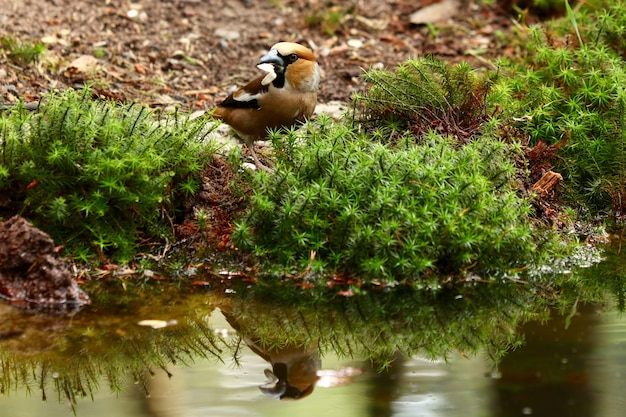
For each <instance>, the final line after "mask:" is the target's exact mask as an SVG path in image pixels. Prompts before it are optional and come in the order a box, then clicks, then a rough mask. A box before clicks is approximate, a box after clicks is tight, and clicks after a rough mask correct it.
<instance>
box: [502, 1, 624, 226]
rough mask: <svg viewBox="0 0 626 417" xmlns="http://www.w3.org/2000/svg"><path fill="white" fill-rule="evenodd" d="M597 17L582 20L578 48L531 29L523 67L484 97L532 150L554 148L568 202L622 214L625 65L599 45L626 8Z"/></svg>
mask: <svg viewBox="0 0 626 417" xmlns="http://www.w3.org/2000/svg"><path fill="white" fill-rule="evenodd" d="M601 16H602V18H601V19H599V18H598V17H596V18H591V17H589V16H586V17H585V21H587V22H588V24H589V25H590V26H587V25H585V30H584V31H582V32H580V33H581V39H582V40H583V42H584V45H576V44H572V43H571V42H570V43H566V42H562V41H559V40H558V39H559V38H557V37H556V36H555V35H547V34H546V33H547V32H546V31H545V30H542V29H539V28H531V29H530V31H529V42H528V48H529V51H528V54H527V56H526V59H525V61H524V62H521V63H519V64H513V65H511V66H510V69H512V73H511V74H509V75H510V76H508V77H502V78H501V79H500V82H499V83H498V84H497V85H495V86H494V87H493V90H492V94H493V95H492V97H491V98H490V99H491V100H492V101H493V103H495V104H497V105H500V107H501V108H502V109H503V111H504V114H505V119H506V120H511V119H513V118H517V119H518V120H519V119H522V118H524V119H525V120H526V122H524V123H520V124H518V125H517V127H516V128H517V129H518V130H519V131H520V132H521V133H522V135H523V136H525V137H528V138H530V143H529V144H530V145H531V146H534V145H536V144H538V143H539V142H545V143H547V144H548V145H557V144H558V147H559V151H558V153H557V156H558V158H556V159H554V160H553V161H552V162H553V164H554V167H555V169H556V170H558V171H559V172H560V173H562V174H563V176H564V180H565V181H564V185H565V191H566V195H567V197H568V200H569V201H570V202H571V203H572V204H575V205H577V206H578V205H580V203H583V204H584V205H585V206H586V207H587V208H589V209H590V210H591V212H592V213H594V214H595V213H598V212H609V211H611V209H612V211H613V212H614V213H623V211H624V208H626V207H625V205H624V202H623V196H624V192H625V191H626V153H625V149H624V141H625V140H626V118H625V110H626V88H625V87H624V86H625V85H626V63H625V62H624V59H623V58H622V56H620V53H619V52H618V51H617V50H616V49H614V48H615V47H616V46H617V45H616V44H615V43H614V42H610V44H605V43H604V42H603V40H607V41H609V40H610V39H613V38H614V36H613V35H611V34H613V33H615V32H616V31H618V28H615V27H614V24H618V23H619V22H622V21H623V20H624V19H626V9H624V8H623V7H620V8H612V9H611V10H610V11H606V12H602V14H601ZM608 16H611V17H610V18H609V17H608ZM609 21H611V22H612V23H611V24H609ZM575 27H581V25H577V26H575ZM592 27H593V29H591V28H592ZM622 30H623V28H622ZM576 38H577V37H575V36H574V35H573V34H572V35H571V36H570V39H576ZM622 53H623V51H622ZM522 116H523V117H522ZM507 123H508V122H507Z"/></svg>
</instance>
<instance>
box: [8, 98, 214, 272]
mask: <svg viewBox="0 0 626 417" xmlns="http://www.w3.org/2000/svg"><path fill="white" fill-rule="evenodd" d="M91 95H92V92H91V90H90V89H89V88H86V89H84V90H83V91H74V90H68V91H66V92H64V93H61V94H51V95H49V96H47V97H45V98H44V99H43V100H42V102H41V103H40V108H39V110H38V111H37V112H31V111H28V110H26V109H25V107H24V106H23V105H22V104H18V105H17V106H15V107H14V108H12V109H10V110H8V111H5V112H3V113H2V114H1V115H0V142H1V144H2V147H1V148H0V193H2V194H5V195H9V196H11V200H12V202H13V204H14V207H13V209H14V211H17V212H19V213H21V214H22V215H24V216H25V217H27V218H28V219H29V220H31V221H33V222H34V223H36V224H37V225H38V226H39V227H40V228H42V229H43V230H45V231H46V232H48V233H49V234H51V235H52V237H53V238H54V239H55V241H57V242H59V243H63V244H64V245H66V246H67V247H68V249H69V250H70V253H73V254H74V255H75V256H79V257H93V256H94V255H95V254H100V255H101V256H102V255H112V256H114V257H115V258H116V259H117V260H120V261H123V260H128V259H129V258H130V257H132V256H133V255H134V251H135V249H136V247H135V246H136V244H137V242H138V241H139V240H140V239H148V240H154V239H156V240H161V239H163V238H165V237H167V236H170V231H169V228H168V222H167V221H164V220H163V218H164V217H166V218H169V219H174V218H175V217H176V216H177V212H178V210H180V209H181V207H182V202H183V201H184V198H185V197H186V196H187V195H189V194H192V193H193V192H194V191H195V190H196V189H197V187H198V183H199V182H198V180H197V177H198V176H199V172H200V170H201V169H202V168H203V167H204V165H205V162H206V161H207V160H208V158H209V157H210V156H211V153H212V152H211V150H210V149H209V148H208V147H207V145H206V144H204V143H203V141H202V139H203V136H204V135H205V134H206V129H205V127H204V123H205V122H203V121H199V120H198V121H191V120H189V119H188V118H186V117H183V116H180V115H177V114H173V115H170V116H168V117H167V118H166V119H163V120H156V119H155V117H154V116H153V114H152V113H151V111H150V110H149V109H148V108H147V107H145V106H141V105H135V104H127V105H117V104H115V103H113V102H100V101H95V100H92V99H91Z"/></svg>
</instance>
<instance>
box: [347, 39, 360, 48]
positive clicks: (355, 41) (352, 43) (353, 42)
mask: <svg viewBox="0 0 626 417" xmlns="http://www.w3.org/2000/svg"><path fill="white" fill-rule="evenodd" d="M347 43H348V46H349V47H350V48H356V49H359V48H362V47H363V41H362V40H360V39H348V42H347Z"/></svg>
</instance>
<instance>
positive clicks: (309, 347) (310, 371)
mask: <svg viewBox="0 0 626 417" xmlns="http://www.w3.org/2000/svg"><path fill="white" fill-rule="evenodd" d="M222 308H223V307H222ZM222 312H223V314H224V317H225V318H226V320H227V321H228V323H229V324H230V325H231V326H232V327H233V328H234V329H235V330H236V331H237V332H238V333H239V335H240V337H242V338H243V340H244V341H245V343H246V345H247V346H248V347H249V348H250V349H251V350H252V351H253V352H254V353H256V354H257V355H259V356H260V357H261V358H263V359H264V360H266V361H267V362H269V363H270V364H271V365H272V369H271V370H270V369H266V370H265V371H264V373H265V376H266V377H267V378H268V382H267V383H265V384H263V385H261V386H260V388H261V391H262V392H263V393H264V394H266V395H268V396H270V397H273V398H277V399H280V400H282V399H285V398H290V399H302V398H304V397H307V396H309V395H311V393H312V392H313V389H314V388H315V384H316V383H317V380H318V379H319V377H318V374H317V373H318V371H319V369H320V368H321V363H322V362H321V359H320V354H319V350H318V348H317V343H316V341H314V340H310V341H307V343H306V344H305V343H302V344H298V343H289V342H288V343H286V344H284V345H268V344H265V343H264V342H263V340H262V339H261V338H260V337H258V336H255V335H254V332H251V331H250V329H249V328H246V327H243V326H242V325H241V323H240V322H239V321H238V319H237V318H236V317H235V315H233V314H231V313H229V312H228V311H227V310H226V311H222ZM276 332H281V329H280V328H277V329H276Z"/></svg>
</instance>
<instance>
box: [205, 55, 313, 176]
mask: <svg viewBox="0 0 626 417" xmlns="http://www.w3.org/2000/svg"><path fill="white" fill-rule="evenodd" d="M257 67H258V68H259V69H261V70H263V71H265V72H266V73H265V74H262V75H259V76H258V77H256V78H255V79H253V80H252V81H250V82H249V83H248V84H246V85H244V86H243V87H240V88H238V89H236V90H235V91H234V92H232V93H231V94H230V95H229V96H228V97H226V98H225V99H224V100H223V101H221V102H220V103H218V104H217V106H216V107H215V109H214V110H213V117H214V118H216V119H219V120H221V121H223V122H224V123H226V124H228V125H229V126H230V127H231V128H232V129H233V130H234V131H235V133H237V135H238V136H239V138H240V139H241V140H242V141H243V142H244V143H245V144H246V146H247V147H248V149H250V153H251V154H252V158H253V159H254V164H255V165H256V167H257V168H259V169H264V170H268V171H269V170H270V169H269V168H267V167H266V166H265V165H263V164H262V163H261V162H260V161H259V158H258V157H257V155H256V152H255V150H254V142H255V141H257V140H266V139H267V137H268V134H269V131H270V130H275V129H279V128H290V127H292V126H295V125H297V124H299V123H302V122H304V121H305V120H306V119H307V118H309V117H310V116H311V115H312V114H313V111H314V110H315V106H316V104H317V90H318V88H319V84H320V66H319V64H318V63H317V59H316V58H315V55H314V54H313V51H311V50H310V49H309V48H307V47H305V46H303V45H300V44H298V43H294V42H278V43H276V44H275V45H273V46H272V47H271V48H270V50H269V52H267V53H266V54H265V55H263V56H262V57H261V59H260V60H259V61H258V63H257Z"/></svg>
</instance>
